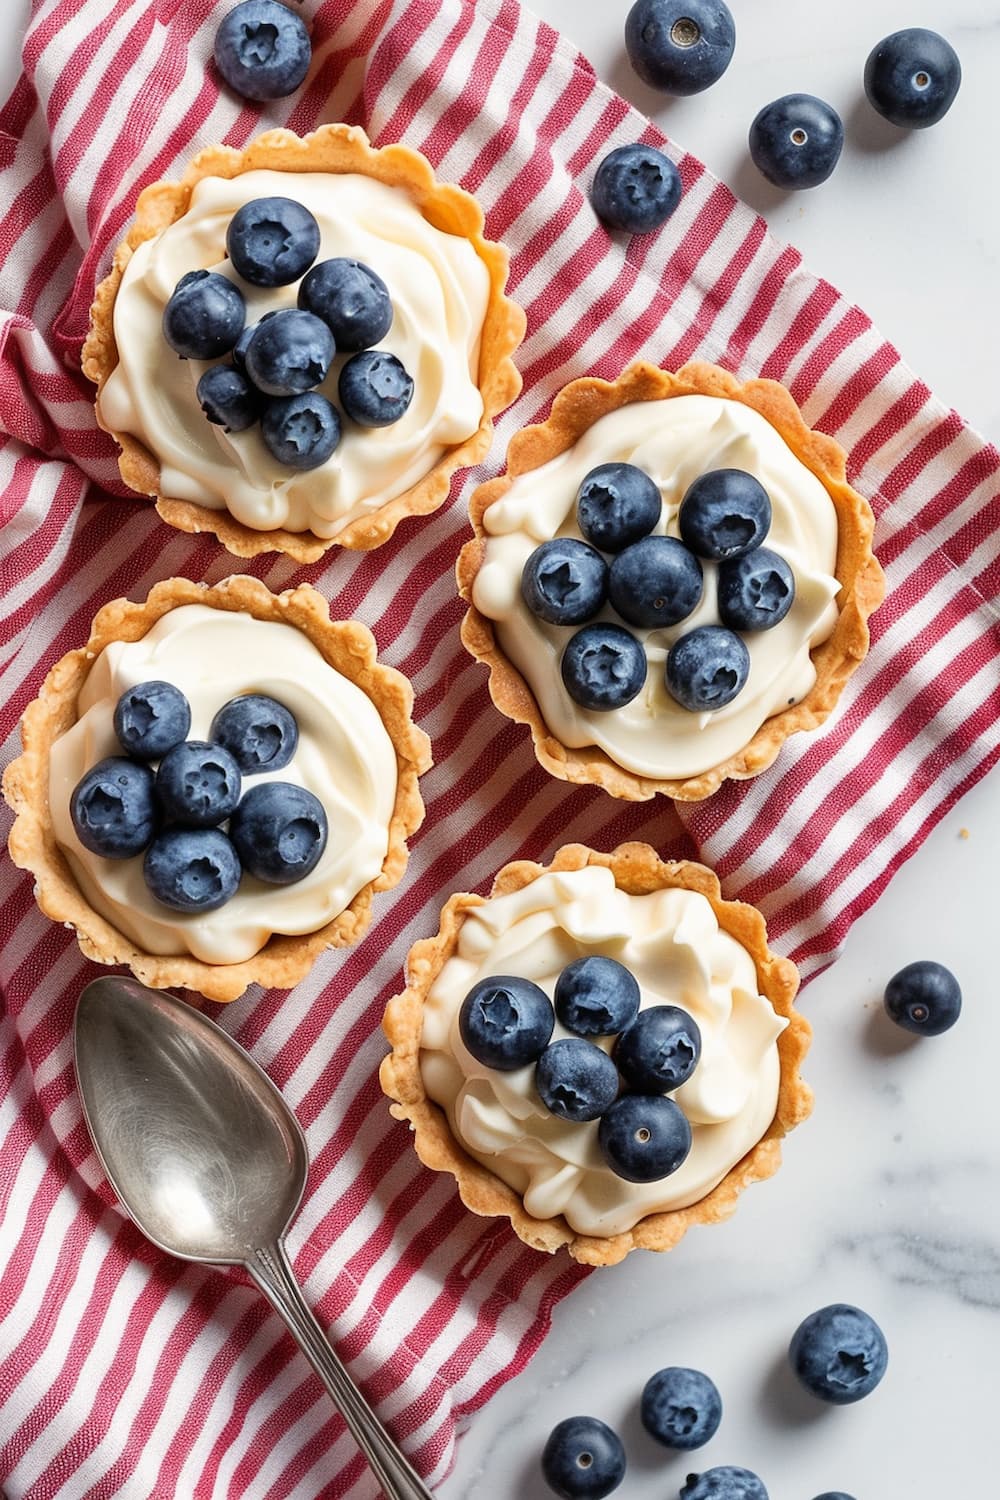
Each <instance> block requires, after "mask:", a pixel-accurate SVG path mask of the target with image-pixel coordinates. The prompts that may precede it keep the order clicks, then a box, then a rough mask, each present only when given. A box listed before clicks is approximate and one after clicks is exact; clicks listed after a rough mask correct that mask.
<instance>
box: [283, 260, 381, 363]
mask: <svg viewBox="0 0 1000 1500" xmlns="http://www.w3.org/2000/svg"><path fill="white" fill-rule="evenodd" d="M298 300H299V306H300V307H304V308H305V309H306V311H307V312H311V313H315V314H316V317H317V318H322V319H323V322H324V323H325V324H326V325H327V327H328V328H329V329H330V332H331V333H332V334H333V337H334V339H335V341H336V344H337V348H338V349H340V350H341V351H342V352H343V353H345V354H353V353H355V352H356V351H357V350H359V349H370V348H371V347H372V345H373V344H377V343H378V342H379V340H380V339H384V338H385V336H386V334H387V333H388V332H389V329H390V328H391V327H392V302H391V300H390V297H389V288H388V287H387V286H386V284H385V282H384V281H383V280H382V278H381V276H377V275H376V274H375V272H374V271H373V270H372V269H371V267H370V266H366V265H364V264H362V262H361V261H360V260H348V259H346V257H344V256H337V257H336V258H335V259H333V260H321V261H320V262H319V264H318V265H316V266H313V268H312V270H311V271H310V272H309V274H308V275H307V276H306V277H305V278H304V279H303V282H302V285H301V286H300V287H299V299H298Z"/></svg>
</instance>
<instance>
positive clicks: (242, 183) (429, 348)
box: [98, 171, 489, 537]
mask: <svg viewBox="0 0 1000 1500" xmlns="http://www.w3.org/2000/svg"><path fill="white" fill-rule="evenodd" d="M270 196H280V197H290V198H295V199H296V200H297V201H298V202H300V203H302V204H304V205H305V207H306V208H308V209H309V211H310V212H311V213H312V214H313V215H314V217H315V219H316V221H317V223H318V225H319V229H320V249H319V255H318V257H317V258H318V259H319V260H327V259H330V258H332V257H334V256H348V257H350V258H352V259H354V260H361V261H364V263H365V264H366V265H368V266H370V267H371V268H372V270H374V271H376V272H377V273H378V275H379V276H381V277H382V279H383V281H384V282H385V283H386V285H387V286H388V288H389V294H390V296H391V298H392V304H393V320H392V327H391V328H390V329H389V332H388V334H387V335H386V337H385V338H384V339H382V340H381V341H380V343H379V348H380V349H388V350H389V351H390V353H392V354H395V355H396V356H397V358H398V359H400V360H401V361H402V362H403V364H404V365H405V367H406V369H407V371H408V372H409V374H410V375H411V376H412V377H413V380H414V393H413V400H412V401H411V403H410V406H409V409H408V410H407V412H406V413H405V415H404V416H403V417H401V418H400V420H399V421H398V422H394V423H393V424H392V425H391V426H390V427H382V428H364V429H363V428H360V427H356V426H355V425H354V424H353V423H352V422H350V421H348V420H346V419H345V420H344V424H343V437H342V438H341V441H340V444H339V446H338V448H337V449H336V451H335V452H334V453H333V454H332V456H331V457H330V458H329V459H327V461H326V463H324V464H322V465H320V466H319V467H318V468H316V469H312V470H309V471H308V472H297V471H295V470H292V469H289V468H286V467H285V466H284V465H282V464H279V463H278V462H277V460H276V459H274V458H273V457H272V456H271V454H270V453H269V452H268V450H267V448H266V447H265V445H264V441H263V439H262V438H261V435H260V431H259V429H258V428H257V427H253V428H251V429H250V430H249V431H247V432H230V433H226V432H223V430H222V428H221V427H217V426H213V425H212V424H211V423H209V422H208V421H207V419H206V417H205V415H204V413H203V412H202V410H201V408H200V406H199V404H198V401H197V397H196V394H195V388H196V386H197V384H198V380H199V378H200V376H201V374H202V372H203V371H204V370H205V369H207V368H208V366H207V364H205V363H203V362H201V361H199V360H182V359H179V358H178V357H177V355H175V354H174V353H173V352H172V351H171V349H170V348H169V347H168V346H167V344H166V343H165V341H164V338H163V334H162V332H161V322H162V318H163V309H164V306H165V304H166V302H167V300H168V298H169V297H170V294H171V293H172V292H173V289H174V287H175V286H176V285H177V282H178V281H179V280H180V278H181V277H182V276H183V275H184V274H185V273H186V272H187V271H194V270H202V269H206V270H213V271H218V272H220V274H221V275H223V276H227V277H229V279H230V280H231V281H234V282H236V283H237V284H238V285H239V287H240V290H241V291H242V293H243V296H244V299H245V301H246V304H247V322H248V323H254V322H256V321H258V319H259V318H260V317H262V315H263V314H264V313H266V312H270V311H271V310H272V309H278V308H282V307H294V306H295V305H296V296H297V293H298V282H295V283H293V284H292V285H291V286H286V287H275V288H265V287H253V286H250V285H248V284H247V283H246V282H244V281H242V280H241V279H240V277H239V276H238V275H237V273H236V272H235V271H234V269H233V267H232V265H231V263H230V262H229V261H228V260H227V259H226V249H225V244H226V230H227V228H228V225H229V221H230V219H231V218H232V216H233V214H234V213H235V212H236V210H237V209H238V208H240V207H241V206H242V205H243V204H244V203H248V202H250V201H251V200H252V199H254V198H262V197H270ZM488 299H489V273H488V271H487V269H486V266H485V265H484V263H483V262H482V261H481V260H480V258H479V256H478V255H477V254H476V251H475V249H474V247H473V246H472V244H471V243H470V242H469V241H468V240H466V239H464V238H462V237H461V236H459V235H454V234H447V233H445V231H444V230H441V229H436V228H435V227H434V225H433V224H431V223H430V222H429V221H428V220H427V219H425V218H424V216H423V215H422V214H421V212H420V210H419V208H418V207H417V206H416V204H415V203H414V202H413V201H412V199H411V198H410V197H409V196H408V194H407V193H405V192H403V191H400V190H399V189H398V188H392V187H389V186H387V185H386V184H384V183H381V182H377V181H376V180H375V179H374V178H369V177H365V176H362V175H360V174H358V173H343V174H337V173H327V172H304V173H297V174H294V175H290V174H288V173H286V172H270V171H257V172H245V173H243V174H242V175H241V176H238V177H234V178H232V179H229V180H227V179H225V178H221V177H206V178H203V179H202V181H201V182H199V183H198V184H197V185H196V187H195V189H194V191H193V193H192V195H191V204H190V207H189V208H188V211H187V212H186V213H185V214H184V215H183V216H182V217H181V218H180V219H178V220H177V221H176V222H175V223H173V224H171V225H170V226H169V227H168V228H167V229H165V230H163V232H162V233H161V234H159V235H157V236H156V237H155V239H151V240H145V241H144V242H143V243H142V244H141V245H139V246H138V248H137V249H136V251H135V252H134V254H133V255H132V258H131V259H130V260H129V262H128V265H127V266H126V268H125V273H124V275H123V277H122V281H121V286H120V287H119V290H118V295H117V298H116V300H115V309H114V331H115V342H116V344H117V346H118V361H119V362H118V365H117V366H116V368H115V369H114V371H113V372H112V374H111V375H110V377H109V378H108V380H107V382H106V384H105V386H104V389H103V390H102V391H101V394H100V396H99V398H98V410H99V412H100V417H101V421H102V423H103V424H104V425H105V426H106V427H108V428H110V430H111V431H112V432H119V433H131V434H132V435H133V436H134V437H137V438H139V439H140V441H141V442H143V443H144V444H145V446H146V447H147V448H148V449H149V450H150V452H151V453H152V454H154V456H155V457H156V459H157V460H158V462H159V464H160V475H161V477H160V491H161V493H162V494H164V495H169V496H171V497H172V498H174V499H179V500H192V501H195V502H197V503H198V504H199V505H205V506H208V507H210V508H211V509H214V510H221V509H228V510H229V511H230V512H231V513H232V514H233V515H234V516H235V517H236V519H237V520H239V521H241V522H242V523H243V524H244V525H245V526H249V527H251V528H253V529H254V530H257V531H266V530H270V529H271V528H274V527H284V528H285V529H287V530H289V531H312V532H314V533H315V534H316V535H317V536H321V537H332V536H335V535H336V534H337V532H338V531H340V530H341V529H342V528H343V527H344V526H346V525H347V523H348V522H349V521H352V520H354V519H356V518H357V517H359V516H362V515H365V514H366V513H367V512H369V511H371V510H374V509H376V508H377V507H378V506H380V505H382V504H384V503H385V502H386V501H387V500H392V499H394V498H395V497H396V496H397V495H401V494H403V493H404V492H405V491H406V490H408V489H409V488H410V487H411V486H412V485H414V484H416V483H417V481H418V480H419V479H422V478H423V476H424V475H425V474H427V473H428V472H429V471H430V470H431V469H432V468H433V467H434V465H435V464H436V463H437V461H438V459H439V458H440V457H441V456H442V454H443V453H444V452H445V449H446V448H448V447H449V446H451V445H453V444H455V443H460V442H463V441H464V440H465V439H466V438H468V437H470V436H471V435H472V434H473V433H474V432H475V431H476V430H477V429H478V427H479V423H480V420H481V418H482V414H483V401H482V397H481V395H480V393H479V387H478V384H477V375H478V370H479V342H480V335H481V333H482V327H483V320H484V318H485V316H486V307H487V302H488ZM346 358H347V356H338V357H337V358H335V360H334V362H333V366H332V368H331V370H330V373H329V375H328V376H327V379H326V380H325V381H324V383H323V385H322V386H320V387H319V389H320V390H322V391H323V393H324V394H325V395H326V396H328V397H329V399H330V400H331V401H332V402H333V403H334V405H338V399H337V381H338V379H339V375H340V370H341V367H342V366H343V364H344V361H345V359H346Z"/></svg>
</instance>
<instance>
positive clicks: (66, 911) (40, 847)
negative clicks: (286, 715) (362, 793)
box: [3, 576, 431, 1001]
mask: <svg viewBox="0 0 1000 1500" xmlns="http://www.w3.org/2000/svg"><path fill="white" fill-rule="evenodd" d="M187 604H199V605H207V606H209V607H210V608H212V609H217V610H228V611H233V612H237V613H240V612H242V613H244V614H248V615H251V616H252V617H253V618H254V619H255V620H265V621H274V622H278V623H281V624H285V625H293V626H295V627H296V628H297V629H298V630H300V631H301V632H302V633H303V635H305V636H306V637H307V638H308V639H309V640H310V641H311V642H312V643H313V645H314V646H316V647H317V648H318V650H319V652H320V654H321V655H322V656H323V657H324V658H325V660H326V661H327V662H328V663H329V664H330V665H331V666H332V667H334V668H335V669H336V670H337V671H338V672H339V673H341V674H342V675H343V676H344V677H345V678H347V679H348V680H349V681H350V682H352V683H354V684H355V685H356V686H357V687H358V688H360V689H361V691H362V692H364V693H365V694H366V695H367V696H368V698H369V699H370V700H371V701H372V703H373V704H374V705H375V707H376V709H377V710H378V713H379V716H380V717H381V719H382V723H383V725H384V727H385V730H386V732H387V734H388V736H389V738H390V740H391V741H392V745H393V748H394V750H395V755H396V765H397V773H398V780H397V787H396V796H395V804H394V808H393V814H392V818H391V822H390V825H389V844H388V850H387V853H386V855H385V858H384V861H383V864H382V869H381V872H380V873H379V875H378V876H377V877H376V878H375V879H373V880H370V881H369V882H368V883H367V884H366V885H364V886H362V887H361V889H360V890H359V891H358V892H357V894H356V895H355V896H354V898H353V900H352V901H351V902H350V905H349V906H347V907H346V908H345V909H344V910H343V911H342V912H341V913H340V914H339V915H338V916H337V917H336V918H334V919H333V920H331V921H329V922H327V923H326V924H325V925H324V926H323V927H321V928H319V929H317V930H316V931H314V932H311V933H306V934H303V935H300V936H285V935H281V934H277V933H275V934H273V935H272V936H271V937H270V938H269V939H268V941H267V942H266V943H265V944H264V946H263V948H261V949H260V950H259V951H258V952H257V953H256V954H254V955H253V956H252V957H251V958H249V959H246V960H245V961H243V962H241V963H220V964H213V963H207V962H204V961H202V960H200V959H198V958H195V957H192V956H190V955H166V956H164V955H159V954H151V953H147V952H144V951H143V950H142V949H141V948H139V947H137V946H136V944H135V943H133V942H132V941H131V940H130V939H129V938H128V937H126V936H124V935H123V934H122V933H121V932H119V931H118V930H117V928H115V927H114V926H113V925H112V924H111V923H110V922H109V921H107V920H106V919H105V918H104V917H103V916H102V915H100V914H99V913H98V912H96V911H95V910H94V909H93V907H92V906H91V905H90V903H89V902H88V901H87V900H86V899H85V897H84V895H83V894H82V892H81V890H80V887H79V885H78V883H77V881H76V879H75V877H74V875H73V873H72V871H71V869H70V866H69V864H68V862H67V860H66V858H65V856H64V854H63V852H62V849H61V848H60V846H59V844H58V842H57V841H56V838H55V833H54V829H53V822H52V815H51V811H50V806H49V790H48V784H49V759H50V754H51V750H52V746H53V744H54V742H55V741H56V740H57V739H58V738H59V737H60V735H62V734H64V733H65V731H66V730H67V729H69V728H70V727H71V725H73V724H74V723H75V722H76V718H77V700H78V697H79V693H80V690H81V688H82V687H83V684H84V682H85V681H86V678H87V676H88V674H89V672H90V670H91V667H92V665H93V663H94V661H95V659H96V658H97V657H98V656H99V655H100V653H101V652H102V651H103V649H104V648H105V647H106V646H108V645H109V644H110V643H112V642H114V641H138V640H141V639H142V638H143V637H144V636H145V635H146V634H147V632H148V631H149V630H150V629H151V628H152V627H153V626H154V625H155V624H156V622H157V621H158V620H159V619H160V618H161V616H163V615H165V614H167V613H168V612H169V611H170V610H173V609H177V608H179V607H181V606H182V605H187ZM412 707H413V690H412V688H411V686H410V683H409V682H408V681H407V679H406V678H405V677H403V676H402V674H401V673H399V672H397V671H395V670H394V669H393V668H391V667H386V666H383V665H381V664H380V663H379V662H378V661H377V660H376V648H375V640H374V638H373V636H372V634H371V632H370V631H369V630H368V628H367V627H366V626H365V625H362V624H360V623H359V622H357V621H354V620H345V621H341V620H331V619H330V614H329V607H328V605H327V602H326V600H325V599H324V598H323V596H322V595H321V594H319V593H318V592H317V591H316V590H315V589H313V588H311V587H310V586H309V585H308V584H301V585H299V587H298V588H295V589H289V590H287V591H286V592H285V593H283V594H277V595H276V594H272V593H271V591H270V589H268V588H267V587H266V586H265V585H264V584H263V583H260V582H259V581H258V580H257V579H255V578H249V577H244V576H235V577H232V578H227V579H225V580H224V581H223V582H222V583H219V584H216V585H214V586H213V587H208V586H207V585H205V584H197V583H191V582H189V581H188V580H187V579H184V578H171V579H167V580H166V581H165V582H163V583H158V584H156V585H155V587H154V588H153V589H152V590H151V592H150V594H149V596H148V598H147V599H146V600H145V601H143V602H142V603H138V604H134V603H132V602H131V601H129V600H128V599H116V600H114V601H113V602H112V603H110V604H106V605H105V606H104V608H103V609H101V610H100V611H99V613H98V614H97V616H96V618H95V620H94V623H93V626H92V627H91V634H90V639H89V640H88V641H87V643H86V645H85V646H82V647H80V648H79V649H78V650H76V651H70V652H69V653H68V654H67V655H66V656H64V657H63V658H62V659H61V660H60V661H58V662H56V664H55V666H54V667H52V669H51V671H50V672H49V674H48V676H47V677H46V679H45V682H44V684H43V686H42V690H41V693H40V695H39V697H38V698H36V699H35V701H34V702H33V703H31V704H29V706H28V708H27V709H26V711H25V714H24V718H23V720H22V724H21V736H22V743H23V746H24V749H23V753H22V754H21V755H20V756H19V757H18V759H17V760H15V761H13V762H12V764H11V765H9V766H8V767H7V770H6V772H5V774H4V778H3V794H4V797H5V798H6V800H7V802H8V803H9V805H10V807H11V808H12V809H13V811H14V813H15V814H16V817H15V821H14V825H13V828H12V829H11V833H10V840H9V849H10V855H11V858H12V859H13V861H14V863H15V864H16V865H18V866H19V867H20V868H21V869H27V870H31V871H32V873H33V875H34V876H35V882H36V885H35V897H36V900H37V901H38V905H39V907H40V908H41V910H42V911H43V912H44V913H45V915H46V916H47V917H51V918H52V920H53V921H54V922H62V923H64V924H65V925H67V926H69V927H72V928H73V929H74V930H75V932H76V936H77V941H78V942H79V944H80V948H81V950H82V951H83V953H84V954H85V956H86V957H87V958H89V959H93V960H94V961H95V962H96V963H102V964H125V965H127V966H128V968H130V969H131V970H132V973H133V974H135V976H136V977H137V978H138V979H140V980H142V981H143V982H144V983H145V984H148V985H151V986H153V988H155V989H164V988H166V987H167V986H168V985H169V986H182V987H184V988H188V989H192V990H197V991H199V992H200V993H201V994H202V995H204V996H205V997H206V999H209V1000H216V1001H228V1000H235V999H236V998H237V996H239V995H241V994H242V993H243V991H244V990H245V989H246V988H247V986H248V985H249V984H251V983H257V984H261V985H263V986H264V987H266V988H273V989H291V988H292V986H293V985H295V984H297V983H298V982H299V980H300V979H302V978H304V976H305V975H306V974H307V973H308V972H309V970H310V969H311V968H312V966H313V964H314V962H315V961H316V959H317V958H318V957H319V956H320V954H321V953H322V952H323V951H324V949H326V948H342V947H347V946H349V945H351V944H353V943H356V942H358V941H359V940H360V938H362V937H363V936H364V934H365V932H366V931H367V929H368V926H369V924H370V922H371V904H372V896H373V895H374V894H375V892H376V891H385V890H391V889H392V887H393V886H395V885H398V884H399V881H400V880H401V879H402V877H403V873H404V871H405V869H406V863H407V858H408V850H407V843H406V841H407V838H408V837H409V835H410V834H412V833H413V832H414V831H415V830H416V829H417V828H418V827H419V826H420V823H421V822H422V821H423V816H424V806H423V801H422V799H421V796H420V790H419V787H418V784H417V777H418V775H419V774H420V773H421V772H423V771H425V770H427V769H428V767H429V766H430V765H431V756H430V742H429V741H428V739H427V736H426V735H425V734H424V732H423V730H421V729H418V728H417V727H416V725H415V724H414V723H413V722H412V718H411V714H412Z"/></svg>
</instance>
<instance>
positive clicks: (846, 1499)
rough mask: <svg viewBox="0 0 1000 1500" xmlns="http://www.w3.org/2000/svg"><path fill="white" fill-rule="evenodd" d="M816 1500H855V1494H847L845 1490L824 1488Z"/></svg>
mask: <svg viewBox="0 0 1000 1500" xmlns="http://www.w3.org/2000/svg"><path fill="white" fill-rule="evenodd" d="M816 1500H854V1496H853V1495H847V1494H845V1493H844V1491H843V1490H824V1491H823V1493H822V1495H817V1496H816Z"/></svg>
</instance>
